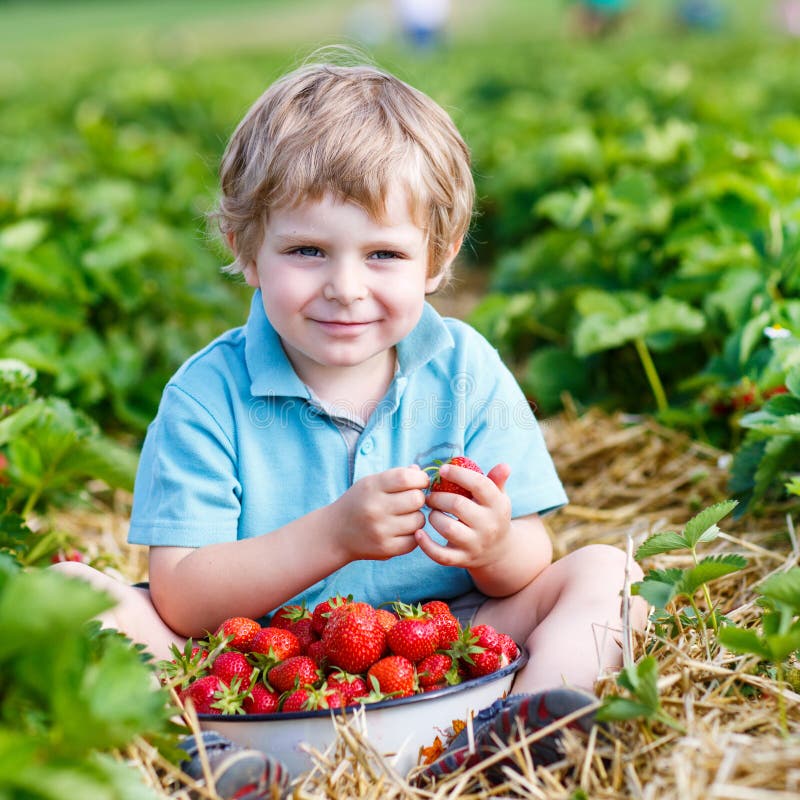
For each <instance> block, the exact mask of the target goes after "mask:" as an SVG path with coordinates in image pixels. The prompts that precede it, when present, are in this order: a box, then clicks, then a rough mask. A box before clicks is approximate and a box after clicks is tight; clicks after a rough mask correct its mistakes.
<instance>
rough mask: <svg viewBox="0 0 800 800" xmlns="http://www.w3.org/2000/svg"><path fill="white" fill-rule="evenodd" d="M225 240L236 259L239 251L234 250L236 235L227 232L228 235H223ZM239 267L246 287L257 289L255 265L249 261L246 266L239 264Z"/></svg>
mask: <svg viewBox="0 0 800 800" xmlns="http://www.w3.org/2000/svg"><path fill="white" fill-rule="evenodd" d="M225 238H226V239H227V240H228V247H230V249H231V252H232V253H233V255H234V257H236V258H237V259H238V258H239V251H238V250H237V248H236V235H235V234H234V232H233V231H228V233H226V234H225ZM241 267H242V275H244V279H245V281H247V284H248V286H252V287H253V288H254V289H258V287H259V285H260V284H259V282H258V272H257V270H256V265H255V263H254V262H252V261H251V262H250V263H248V264H241Z"/></svg>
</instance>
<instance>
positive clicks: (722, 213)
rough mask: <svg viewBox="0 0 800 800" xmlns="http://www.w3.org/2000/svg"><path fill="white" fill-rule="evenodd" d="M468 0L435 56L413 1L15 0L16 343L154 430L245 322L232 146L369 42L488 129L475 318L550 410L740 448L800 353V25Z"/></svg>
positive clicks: (524, 0)
mask: <svg viewBox="0 0 800 800" xmlns="http://www.w3.org/2000/svg"><path fill="white" fill-rule="evenodd" d="M452 5H453V12H452V19H451V25H450V27H449V30H448V35H447V37H446V40H445V42H444V44H443V45H442V46H441V47H439V48H438V49H434V50H419V49H414V48H412V47H411V46H409V45H408V44H407V43H406V42H405V41H404V40H403V37H402V36H401V34H400V31H399V30H398V26H397V24H396V23H395V21H394V20H393V17H392V14H391V3H390V2H388V0H384V2H376V1H375V0H361V1H358V0H325V1H324V2H323V0H296V2H287V1H286V0H262V1H261V2H255V0H234V1H233V2H229V3H225V4H224V5H223V4H219V3H212V2H210V0H199V1H198V2H188V0H162V2H156V0H141V2H137V3H111V2H101V0H76V1H75V2H55V0H41V1H40V2H8V1H7V2H0V347H1V348H2V352H3V354H4V355H5V356H12V357H15V358H19V359H22V360H24V361H25V362H27V363H28V364H30V365H31V366H33V367H34V368H35V369H36V370H37V371H38V374H39V380H38V384H37V388H38V389H39V390H40V391H41V392H43V393H45V394H48V393H54V394H56V395H59V396H63V397H66V398H68V399H69V400H70V402H72V403H74V404H75V405H76V406H77V407H78V408H81V409H83V410H85V411H87V412H88V413H89V414H90V415H91V416H92V417H93V418H95V419H97V420H98V421H99V422H100V423H101V425H102V426H103V427H104V428H105V429H107V430H109V431H113V432H120V431H124V432H127V433H129V434H132V435H133V436H135V437H138V436H140V435H141V433H142V431H143V429H144V427H145V426H146V424H147V422H148V421H149V420H150V419H152V416H153V414H154V412H155V408H156V405H157V402H158V398H159V397H160V393H161V390H162V388H163V385H164V383H165V382H166V380H167V379H168V377H169V376H170V375H171V374H172V372H173V371H174V370H175V369H176V368H177V366H178V365H179V364H180V363H181V362H182V361H183V360H184V359H185V358H186V357H187V356H188V355H189V354H190V353H191V352H193V351H194V350H196V349H198V348H199V347H201V346H202V345H204V344H205V343H206V342H208V341H209V340H210V339H211V338H213V336H215V335H217V334H218V333H220V332H221V331H222V330H224V329H225V328H228V327H231V326H232V325H236V324H239V323H240V322H241V320H242V319H243V318H244V315H245V309H246V305H247V297H248V292H247V290H246V289H244V288H243V287H242V286H241V285H239V284H237V283H236V282H234V281H232V280H229V279H227V278H224V277H223V276H221V275H220V274H219V268H220V266H221V265H223V264H224V263H226V259H227V258H228V254H227V253H226V252H225V250H224V249H223V248H222V247H221V246H220V244H219V242H218V241H217V239H216V237H215V235H214V229H213V225H212V226H209V225H208V224H207V223H206V219H205V217H206V214H207V212H208V211H209V210H211V208H212V207H213V204H214V198H215V194H216V168H217V165H218V163H219V158H220V155H221V153H222V150H223V148H224V145H225V142H226V140H227V138H228V136H229V135H230V133H231V131H232V130H233V128H234V126H235V125H236V123H237V122H238V120H239V119H240V118H241V116H242V114H243V113H244V112H245V110H246V109H247V107H248V106H249V105H250V103H252V101H253V100H254V99H255V98H256V97H258V95H259V94H260V93H261V92H262V91H263V90H264V88H265V87H266V86H267V85H268V84H269V83H270V82H271V81H272V80H273V79H274V78H275V77H277V76H278V75H279V74H281V73H282V72H284V71H285V70H286V69H288V68H291V67H292V66H294V65H296V64H297V63H298V62H300V61H301V60H302V59H303V58H305V57H306V56H308V55H309V54H310V53H311V52H313V51H314V50H315V48H317V47H319V46H321V45H331V44H339V43H343V44H346V45H354V46H356V47H359V48H360V49H361V50H362V51H363V52H364V53H365V55H366V56H367V57H371V58H373V59H374V60H375V61H376V62H377V63H378V64H379V65H381V66H383V67H385V68H387V69H389V70H391V71H393V72H395V73H397V74H398V75H399V76H400V77H402V78H404V79H406V80H408V81H409V82H410V83H412V84H414V85H416V86H418V87H419V88H420V89H422V90H423V91H426V92H428V93H429V94H431V96H433V97H434V99H436V100H437V101H438V102H440V103H441V104H442V105H443V106H444V107H445V108H447V109H448V111H449V112H450V113H451V114H452V116H453V118H454V119H455V121H456V124H457V125H458V126H459V127H460V129H461V130H462V132H463V134H464V136H465V138H466V140H467V142H468V144H469V145H470V147H471V149H472V152H473V158H474V167H475V176H476V182H477V188H478V196H479V202H478V209H477V211H478V213H477V216H476V220H475V225H474V229H473V232H472V237H471V241H470V242H469V243H468V246H467V247H466V248H464V252H463V256H462V265H461V268H462V270H468V269H472V270H480V271H481V273H482V275H483V276H485V277H484V280H483V281H482V283H488V285H489V290H490V291H489V293H488V295H487V296H486V297H485V299H484V301H483V302H482V303H481V304H480V306H479V307H478V308H477V309H476V311H475V312H474V314H473V316H472V317H471V321H472V322H473V324H474V325H476V327H478V328H479V329H480V330H481V331H482V332H483V333H484V334H485V335H486V336H487V337H489V338H490V339H491V340H492V342H493V343H494V344H495V345H496V346H497V347H498V348H499V349H500V351H501V353H502V354H503V356H504V358H505V359H506V361H507V363H509V365H511V366H512V368H513V369H514V370H515V372H516V374H517V375H518V377H519V379H520V382H521V384H522V386H523V389H524V390H525V391H526V392H527V393H528V395H529V397H530V398H531V399H532V401H533V402H535V403H536V404H537V407H538V408H539V409H540V412H541V413H545V414H547V413H551V412H554V411H557V410H558V408H559V407H560V402H561V398H562V395H563V392H565V391H566V392H569V393H570V394H571V395H572V396H573V397H574V398H575V399H576V400H577V401H578V402H579V403H580V404H583V405H585V406H588V405H591V404H601V405H603V406H605V407H608V408H619V407H622V408H625V409H626V410H630V411H636V412H639V411H653V410H656V411H657V412H658V413H659V415H660V418H661V419H662V421H665V422H669V423H670V424H675V425H679V426H681V427H685V428H687V429H689V430H691V431H692V433H693V434H694V435H697V436H699V437H700V438H703V439H707V440H709V441H713V442H714V443H716V444H721V445H724V446H731V447H735V446H737V445H738V443H739V442H740V441H741V440H742V438H743V437H744V434H743V432H742V430H741V428H740V427H739V420H740V418H741V417H742V414H743V413H745V412H748V411H754V410H755V409H756V408H757V407H759V404H761V403H762V402H763V401H764V400H765V399H766V398H767V397H768V396H769V392H771V391H773V390H774V389H775V388H776V387H779V386H780V385H781V384H782V382H783V381H784V380H785V378H786V374H787V372H788V371H789V370H790V369H791V368H793V366H795V360H793V359H794V356H793V355H792V352H794V351H796V350H797V348H794V351H793V350H792V345H794V344H796V339H795V338H791V339H789V340H785V339H779V340H776V341H775V342H773V341H771V340H767V339H766V338H765V335H764V333H763V331H764V330H765V328H768V327H770V326H775V325H778V326H781V328H782V329H786V330H789V331H792V332H793V333H794V336H795V337H796V336H797V335H798V334H800V300H799V299H798V294H800V273H798V269H797V263H798V259H797V253H798V252H800V201H798V198H800V120H798V117H797V109H798V108H800V84H798V81H797V79H796V72H797V70H796V65H797V63H800V40H798V39H794V38H792V37H791V36H789V35H787V34H786V33H785V32H782V31H780V30H779V29H778V27H777V26H776V24H775V19H774V17H773V13H774V10H775V8H776V5H775V4H774V3H771V2H770V3H767V2H762V1H760V0H739V1H738V2H733V0H728V2H722V3H721V5H722V7H723V8H724V10H725V16H724V19H723V22H722V24H721V26H720V27H719V29H718V30H715V31H704V30H692V31H687V30H685V29H682V28H680V27H679V26H678V25H676V23H675V18H674V14H675V8H676V3H674V2H670V1H669V0H658V1H653V2H643V1H640V2H638V3H637V2H634V3H632V4H631V6H632V8H633V11H632V13H631V15H630V17H629V18H627V19H626V20H625V22H624V24H623V25H622V26H621V27H620V29H619V30H618V31H616V32H615V33H613V35H610V36H608V37H607V38H603V39H592V38H588V37H586V36H581V35H579V33H578V32H577V29H576V26H575V24H574V22H575V19H574V16H573V14H572V12H573V11H574V8H573V4H571V3H569V2H567V1H566V0H541V2H535V3H534V2H529V1H528V0H494V1H491V0H454V2H453V4H452ZM785 351H788V352H789V354H788V355H787V354H786V352H785ZM742 398H753V399H752V400H748V401H747V402H746V403H744V402H743V401H742ZM719 409H723V411H722V413H718V410H719ZM791 443H792V442H790V444H791ZM764 447H765V445H764V442H763V441H760V442H759V443H758V446H757V448H756V451H754V454H751V455H752V458H751V459H750V461H749V462H748V467H747V474H746V475H745V478H744V480H743V482H742V486H743V487H744V488H743V492H744V496H747V492H748V491H749V490H750V489H752V485H751V483H752V482H751V477H752V476H751V472H752V469H754V466H753V465H758V464H759V463H760V458H761V455H763V449H764ZM773 447H776V446H773ZM787 447H788V445H787ZM764 475H766V473H765V472H764V471H763V470H762V476H764ZM769 480H770V478H769V477H767V478H765V479H764V480H762V482H761V485H762V488H763V486H765V485H766V484H768V483H769ZM748 487H749V488H748ZM759 491H760V489H759Z"/></svg>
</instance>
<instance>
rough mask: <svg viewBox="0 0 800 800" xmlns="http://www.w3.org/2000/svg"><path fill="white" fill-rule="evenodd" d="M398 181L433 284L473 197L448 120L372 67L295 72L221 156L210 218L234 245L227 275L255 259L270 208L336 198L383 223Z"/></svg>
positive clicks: (464, 157) (322, 66)
mask: <svg viewBox="0 0 800 800" xmlns="http://www.w3.org/2000/svg"><path fill="white" fill-rule="evenodd" d="M398 180H399V181H400V182H401V184H402V185H403V186H404V188H405V189H406V191H407V193H408V197H409V203H410V213H411V215H412V218H413V219H414V221H415V222H416V223H417V224H418V225H419V227H420V228H421V229H422V230H423V231H424V232H425V233H426V236H427V241H428V256H429V266H428V275H429V277H435V276H438V275H440V274H442V273H443V271H445V270H446V268H447V267H448V259H447V255H448V252H449V251H450V248H452V246H453V245H455V244H456V243H459V242H460V241H461V240H462V239H463V237H464V236H465V235H466V234H467V231H468V229H469V225H470V220H471V216H472V208H473V203H474V197H475V186H474V183H473V179H472V172H471V169H470V155H469V150H468V148H467V146H466V144H465V143H464V140H463V139H462V137H461V135H460V134H459V132H458V130H457V129H456V126H455V125H454V123H453V121H452V119H451V118H450V116H449V115H448V114H447V112H445V111H444V109H443V108H441V106H439V105H438V104H437V103H435V102H434V101H433V100H432V99H431V98H430V97H428V96H427V95H425V94H423V93H422V92H420V91H418V90H417V89H414V88H413V87H412V86H409V85H408V84H407V83H404V82H403V81H401V80H400V79H398V78H396V77H395V76H393V75H391V74H389V73H386V72H383V71H382V70H380V69H378V68H376V67H374V66H371V65H355V66H339V65H337V64H332V63H317V64H308V65H305V66H302V67H299V68H298V69H296V70H294V71H292V72H290V73H288V74H287V75H285V76H284V77H282V78H280V79H279V80H277V81H276V82H275V83H273V84H272V85H271V86H270V87H269V88H268V89H267V90H266V92H264V94H262V95H261V97H259V98H258V100H256V102H255V103H254V104H253V105H252V106H251V108H250V110H249V111H248V112H247V114H246V115H245V117H244V119H242V121H241V122H240V123H239V125H238V127H237V128H236V130H235V131H234V133H233V135H232V137H231V139H230V142H229V143H228V146H227V148H226V150H225V153H224V155H223V158H222V163H221V166H220V184H221V196H220V199H219V205H218V208H217V209H216V211H215V212H214V214H213V216H214V217H216V219H217V222H218V225H219V228H220V230H221V232H222V233H223V234H224V235H225V236H226V238H228V239H229V240H233V242H234V243H235V253H236V261H234V263H233V264H231V265H229V266H228V267H226V271H228V272H231V273H239V272H241V271H242V269H243V267H244V266H246V265H247V264H248V263H250V262H251V261H253V260H254V259H255V256H256V253H257V252H258V250H259V248H260V246H261V242H262V237H263V232H264V227H265V225H266V222H267V220H268V219H269V214H270V210H271V209H273V208H279V207H280V208H284V207H291V206H293V205H296V204H298V203H301V202H303V201H306V200H320V199H321V198H322V197H323V195H325V194H326V193H333V194H335V195H337V196H339V197H341V198H343V199H345V200H349V201H352V202H354V203H356V204H358V205H359V206H360V207H362V208H364V209H365V210H366V212H367V213H368V214H369V215H370V216H371V217H372V218H373V219H375V220H376V221H381V219H382V215H383V214H384V213H385V200H386V196H387V192H388V190H389V188H390V186H392V185H394V184H395V183H396V182H397V181H398ZM444 277H445V278H446V277H447V276H446V275H445V276H444ZM443 282H444V281H443Z"/></svg>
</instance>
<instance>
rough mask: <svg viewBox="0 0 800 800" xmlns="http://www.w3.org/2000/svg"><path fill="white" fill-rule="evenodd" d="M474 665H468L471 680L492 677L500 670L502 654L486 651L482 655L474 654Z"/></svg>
mask: <svg viewBox="0 0 800 800" xmlns="http://www.w3.org/2000/svg"><path fill="white" fill-rule="evenodd" d="M471 658H472V663H471V664H470V663H467V664H466V668H467V674H468V675H469V676H470V678H480V677H482V676H483V675H490V674H491V673H492V672H497V670H498V669H500V654H499V653H497V652H495V651H494V650H484V651H483V652H482V653H473V654H472V656H471Z"/></svg>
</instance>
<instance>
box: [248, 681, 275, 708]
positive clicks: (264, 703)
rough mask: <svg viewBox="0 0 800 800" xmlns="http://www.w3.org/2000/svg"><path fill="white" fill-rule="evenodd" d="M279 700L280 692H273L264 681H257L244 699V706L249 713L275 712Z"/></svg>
mask: <svg viewBox="0 0 800 800" xmlns="http://www.w3.org/2000/svg"><path fill="white" fill-rule="evenodd" d="M279 702H280V694H279V693H278V692H271V691H270V690H269V689H267V687H266V686H264V685H263V684H262V683H257V684H256V685H255V686H254V687H253V688H252V690H251V692H250V695H249V696H248V697H246V698H245V699H244V702H243V704H242V707H243V708H244V711H245V713H247V714H274V713H275V712H276V711H277V710H278V706H279Z"/></svg>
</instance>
